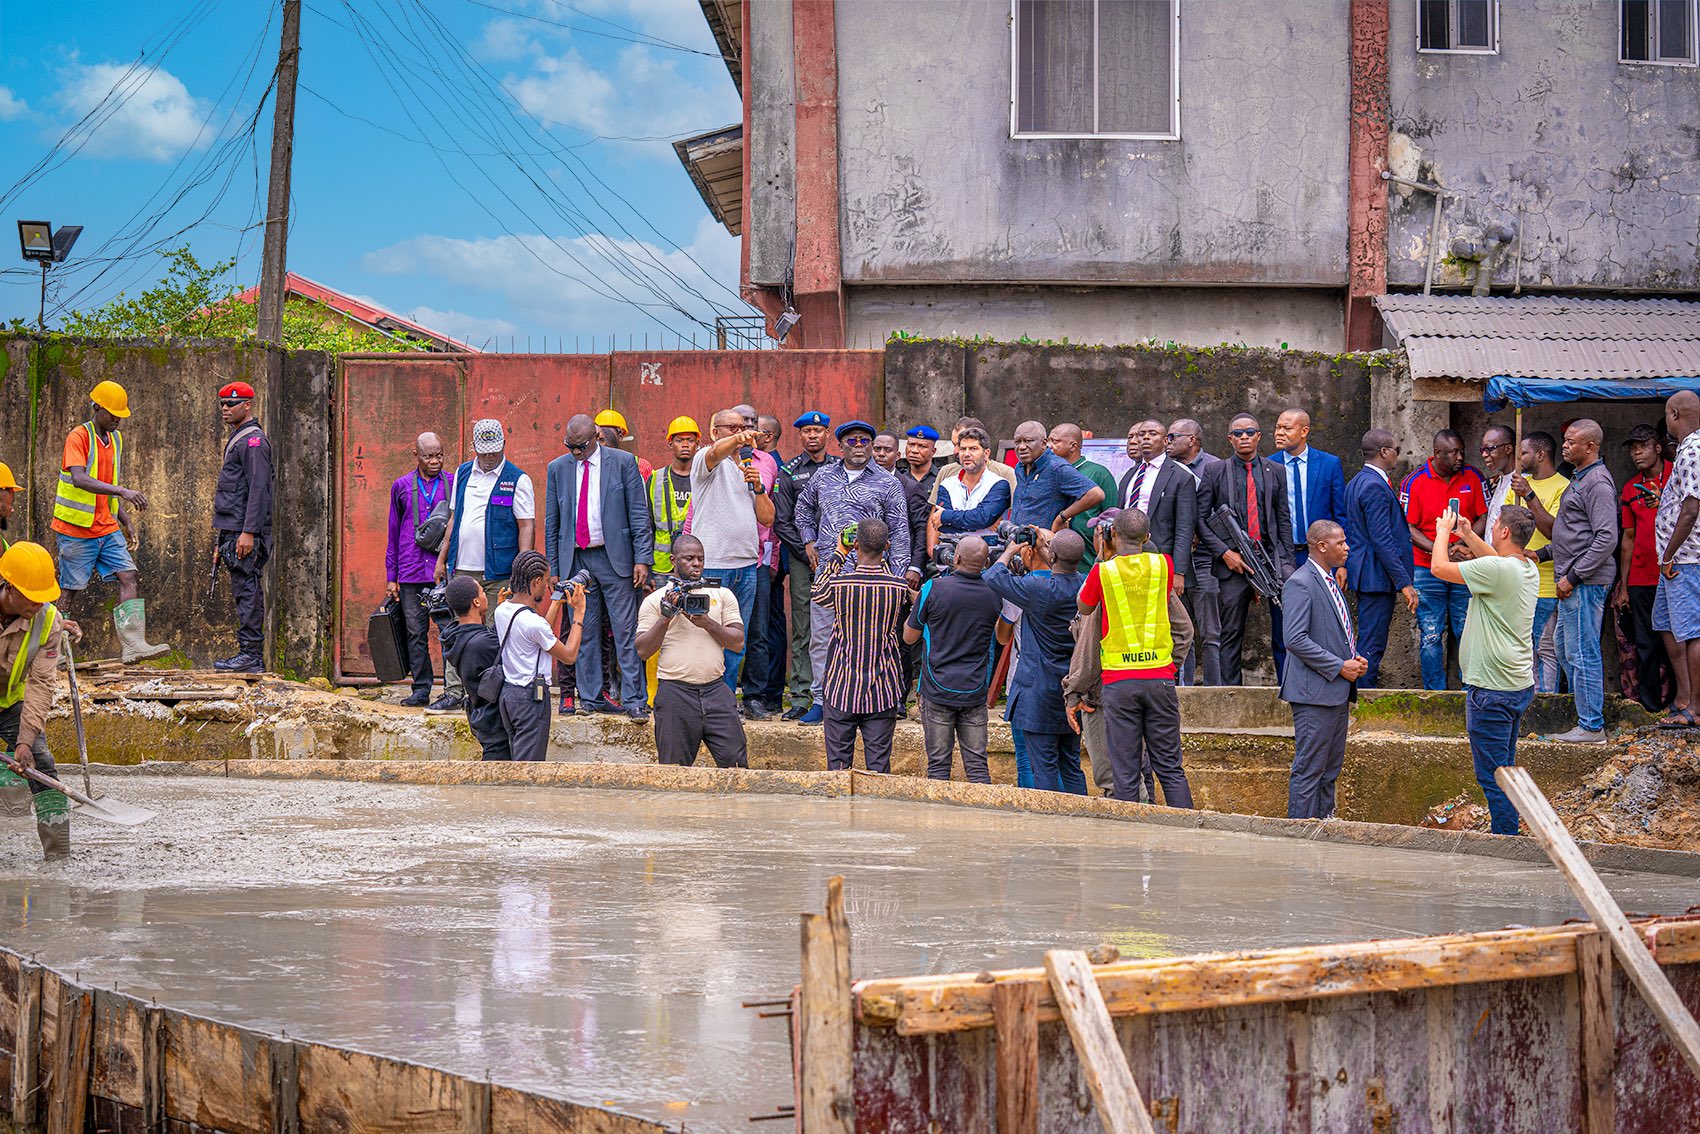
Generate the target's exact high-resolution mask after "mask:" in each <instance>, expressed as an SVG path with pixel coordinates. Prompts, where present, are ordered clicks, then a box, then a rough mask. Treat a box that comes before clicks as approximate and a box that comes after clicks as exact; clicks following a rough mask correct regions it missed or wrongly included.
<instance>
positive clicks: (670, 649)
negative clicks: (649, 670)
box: [637, 534, 750, 768]
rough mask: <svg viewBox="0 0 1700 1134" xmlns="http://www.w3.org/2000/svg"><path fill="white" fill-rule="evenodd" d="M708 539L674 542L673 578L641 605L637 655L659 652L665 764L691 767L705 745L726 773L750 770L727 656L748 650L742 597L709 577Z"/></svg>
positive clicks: (658, 745)
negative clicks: (705, 541)
mask: <svg viewBox="0 0 1700 1134" xmlns="http://www.w3.org/2000/svg"><path fill="white" fill-rule="evenodd" d="M703 562H704V553H703V547H702V541H701V540H699V539H697V537H696V536H694V535H682V534H681V535H679V536H677V537H675V538H674V540H673V575H672V577H671V578H668V579H664V580H661V586H660V587H658V588H657V589H656V590H655V591H653V592H651V593H650V594H649V596H648V597H646V598H645V599H644V600H643V605H642V606H640V607H639V608H638V622H637V652H638V656H639V657H640V658H642V659H644V660H645V661H648V660H649V659H650V658H652V657H656V656H657V655H659V657H658V659H657V666H656V671H655V675H656V687H655V716H654V721H655V751H656V754H657V755H658V756H659V758H660V760H661V763H663V764H678V765H681V766H684V767H689V766H690V765H692V764H695V763H696V760H697V753H698V751H699V750H700V749H701V747H702V746H703V745H704V744H705V743H706V744H707V745H708V754H709V755H710V756H712V757H714V762H715V764H716V765H718V766H719V767H722V768H747V767H749V766H750V762H749V754H748V752H749V750H748V746H747V744H746V742H745V740H744V721H743V718H742V717H740V716H739V715H738V703H737V701H736V699H735V698H734V697H733V696H732V687H731V686H730V685H727V684H726V682H725V680H724V678H725V674H726V656H727V654H729V653H730V654H732V655H733V656H736V655H737V654H739V653H740V652H741V651H742V650H743V648H744V623H743V614H742V611H741V610H740V608H739V606H738V598H737V596H736V595H735V594H733V593H732V591H731V590H730V589H728V588H726V587H723V586H721V585H720V581H719V580H718V579H704V578H703V574H702V570H703Z"/></svg>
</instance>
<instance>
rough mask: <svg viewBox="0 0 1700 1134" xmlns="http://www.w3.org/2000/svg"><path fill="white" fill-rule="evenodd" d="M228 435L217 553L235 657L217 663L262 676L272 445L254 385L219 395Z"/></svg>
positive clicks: (216, 504) (216, 519)
mask: <svg viewBox="0 0 1700 1134" xmlns="http://www.w3.org/2000/svg"><path fill="white" fill-rule="evenodd" d="M218 400H219V407H220V413H221V414H222V416H223V417H224V424H225V425H226V426H227V427H228V428H229V429H230V436H229V437H228V438H227V439H226V440H225V443H224V466H223V467H222V468H220V469H219V472H218V488H217V490H216V491H215V493H214V495H213V530H214V531H215V532H216V533H217V534H218V544H217V546H216V547H215V548H214V550H213V563H214V565H215V568H214V569H215V570H216V569H217V565H218V564H223V566H224V569H225V570H226V571H228V572H229V573H230V589H231V590H232V591H233V592H234V594H235V597H236V646H237V649H236V653H235V654H234V655H232V656H231V657H228V658H224V659H222V660H220V661H216V662H214V663H213V668H214V669H217V670H220V671H222V672H225V673H259V672H261V671H262V670H263V669H264V668H265V659H264V657H263V651H264V648H265V610H266V596H265V588H264V586H263V583H262V580H261V572H262V571H264V570H265V566H266V561H267V560H268V559H270V558H271V544H272V443H271V442H270V441H269V440H267V439H266V435H265V433H264V432H262V431H261V429H260V423H259V422H258V421H255V420H254V387H252V386H250V385H248V383H246V382H232V383H230V384H229V385H227V386H225V387H224V388H223V389H221V390H220V391H219V392H218Z"/></svg>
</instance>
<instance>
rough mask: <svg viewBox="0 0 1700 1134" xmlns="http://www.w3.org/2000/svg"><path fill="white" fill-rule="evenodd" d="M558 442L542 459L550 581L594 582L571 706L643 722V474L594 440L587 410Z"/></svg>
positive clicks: (650, 563) (651, 549)
mask: <svg viewBox="0 0 1700 1134" xmlns="http://www.w3.org/2000/svg"><path fill="white" fill-rule="evenodd" d="M566 445H567V452H566V455H565V456H562V457H556V458H555V459H554V460H552V461H550V462H549V478H548V489H547V495H546V500H547V503H546V505H545V509H544V521H543V543H544V550H545V552H546V554H547V555H548V556H549V572H550V574H552V575H554V576H555V577H556V578H557V579H564V578H567V577H568V576H570V575H572V574H574V573H576V572H578V571H589V572H590V577H591V578H592V579H594V580H595V587H594V589H592V591H591V592H590V594H589V595H588V596H587V599H588V601H587V603H586V605H585V612H584V634H583V637H582V639H581V640H582V642H583V645H581V646H580V647H579V655H578V672H577V677H578V695H579V703H580V704H581V705H583V706H584V707H586V708H588V709H591V710H593V711H595V712H602V713H611V712H617V711H621V710H623V711H624V712H625V713H626V714H627V715H628V716H630V717H631V718H632V719H634V720H640V721H645V720H648V719H649V706H648V700H647V696H646V695H647V693H648V688H647V685H646V683H645V680H644V673H643V662H642V660H641V659H639V657H638V653H637V610H638V597H639V596H640V595H641V594H642V593H643V589H644V587H645V586H647V585H648V583H649V572H650V569H651V568H652V567H654V565H655V533H654V532H653V531H651V530H650V526H649V499H648V496H647V494H646V492H645V490H644V485H643V477H642V476H641V475H640V474H639V473H638V466H637V458H636V457H634V456H632V455H631V454H630V453H627V452H624V451H622V450H620V449H611V448H609V447H607V446H605V445H602V444H600V443H599V438H598V436H597V432H596V422H595V421H593V420H591V418H590V415H589V414H582V413H581V414H577V415H575V416H574V417H573V418H572V420H570V421H568V422H567V438H566ZM604 617H606V618H607V619H608V623H609V625H610V626H611V627H612V628H613V631H614V656H615V657H616V658H617V659H618V664H619V667H620V709H616V708H615V707H614V706H613V705H612V704H610V703H609V702H608V701H606V700H604V699H603V697H602V667H603V664H604V663H605V661H606V660H607V659H605V658H603V656H602V619H603V618H604Z"/></svg>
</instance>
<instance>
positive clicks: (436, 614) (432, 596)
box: [425, 583, 455, 622]
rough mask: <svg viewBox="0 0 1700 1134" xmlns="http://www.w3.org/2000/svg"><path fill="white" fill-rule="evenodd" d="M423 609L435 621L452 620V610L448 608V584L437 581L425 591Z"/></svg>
mask: <svg viewBox="0 0 1700 1134" xmlns="http://www.w3.org/2000/svg"><path fill="white" fill-rule="evenodd" d="M425 610H426V611H427V612H428V613H429V614H430V616H431V618H432V619H433V620H435V621H437V622H453V621H454V617H455V616H454V612H453V611H451V610H449V585H448V584H447V583H438V584H437V585H436V586H434V587H431V588H430V589H428V590H427V591H426V592H425Z"/></svg>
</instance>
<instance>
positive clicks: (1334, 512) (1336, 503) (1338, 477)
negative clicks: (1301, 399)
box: [1269, 409, 1346, 681]
mask: <svg viewBox="0 0 1700 1134" xmlns="http://www.w3.org/2000/svg"><path fill="white" fill-rule="evenodd" d="M1275 448H1276V449H1277V450H1279V451H1278V452H1277V453H1276V454H1275V455H1274V456H1272V457H1270V458H1269V459H1270V460H1272V461H1274V462H1275V463H1276V464H1278V465H1280V466H1281V467H1282V468H1283V469H1285V470H1286V473H1287V509H1288V511H1289V512H1291V513H1292V524H1293V566H1294V567H1303V566H1304V565H1305V538H1306V533H1308V532H1309V531H1310V526H1311V525H1312V524H1314V523H1315V522H1316V521H1318V520H1330V521H1332V522H1334V523H1336V524H1337V523H1340V522H1341V520H1342V519H1343V518H1344V516H1345V515H1346V473H1345V470H1344V468H1343V467H1342V466H1341V464H1340V458H1339V457H1336V456H1335V455H1334V454H1333V453H1324V452H1323V451H1322V450H1321V449H1313V448H1311V445H1310V414H1308V413H1306V412H1305V411H1304V410H1302V409H1290V410H1287V411H1286V412H1285V413H1283V414H1282V415H1281V416H1280V417H1279V418H1277V419H1276V420H1275ZM1281 620H1282V614H1281V608H1280V607H1271V608H1270V610H1269V621H1270V622H1271V623H1272V624H1273V631H1274V633H1273V637H1274V640H1275V678H1276V680H1277V681H1279V680H1280V678H1281V674H1282V672H1283V671H1284V668H1285V666H1286V664H1287V650H1286V646H1285V645H1284V639H1285V635H1284V634H1283V632H1282V621H1281Z"/></svg>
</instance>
